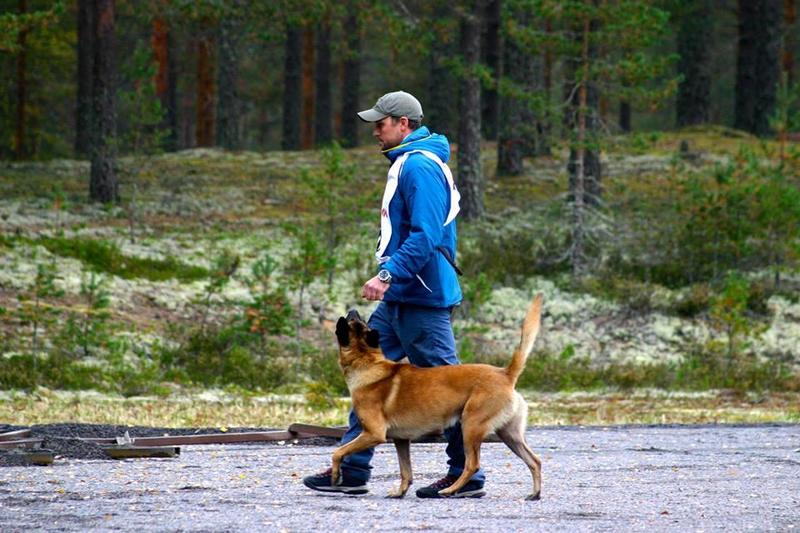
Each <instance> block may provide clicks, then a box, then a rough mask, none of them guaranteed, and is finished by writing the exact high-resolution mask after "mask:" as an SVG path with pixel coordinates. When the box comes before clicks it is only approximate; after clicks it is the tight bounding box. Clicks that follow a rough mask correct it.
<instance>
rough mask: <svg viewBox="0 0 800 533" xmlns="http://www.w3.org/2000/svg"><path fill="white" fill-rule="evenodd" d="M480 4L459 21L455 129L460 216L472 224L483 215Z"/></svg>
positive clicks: (481, 7)
mask: <svg viewBox="0 0 800 533" xmlns="http://www.w3.org/2000/svg"><path fill="white" fill-rule="evenodd" d="M482 4H483V2H482V0H475V1H474V2H473V3H472V6H471V7H472V9H470V10H469V12H468V13H465V14H464V15H463V19H462V20H461V52H462V54H463V57H464V70H465V75H464V76H465V78H464V80H463V81H462V83H461V100H460V104H461V105H460V109H459V115H460V117H461V122H460V124H459V127H458V189H459V191H460V192H461V216H462V217H463V218H464V219H466V220H476V219H479V218H481V217H483V215H484V205H483V174H482V172H481V114H480V113H478V112H476V111H477V110H479V109H480V108H481V84H480V80H479V79H478V76H477V73H476V72H475V68H476V67H477V65H478V61H479V60H480V53H481V50H480V48H481V31H480V28H481V21H480V18H481V12H482V11H483V5H482Z"/></svg>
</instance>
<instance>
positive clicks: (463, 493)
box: [417, 476, 486, 498]
mask: <svg viewBox="0 0 800 533" xmlns="http://www.w3.org/2000/svg"><path fill="white" fill-rule="evenodd" d="M457 479H458V477H456V476H445V477H443V478H442V479H440V480H439V481H435V482H433V483H431V484H430V485H428V486H427V487H422V488H421V489H418V490H417V498H482V497H483V496H486V492H485V491H484V490H483V482H482V481H475V480H470V481H467V484H466V485H464V486H463V487H461V490H459V491H458V492H456V493H455V494H453V495H452V496H442V495H441V494H439V491H440V490H442V489H446V488H447V487H449V486H450V485H452V484H453V483H455V482H456V480H457Z"/></svg>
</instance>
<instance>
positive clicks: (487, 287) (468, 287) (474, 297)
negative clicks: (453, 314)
mask: <svg viewBox="0 0 800 533" xmlns="http://www.w3.org/2000/svg"><path fill="white" fill-rule="evenodd" d="M459 281H460V282H461V292H462V294H463V299H462V300H461V305H460V306H459V308H458V311H459V314H460V315H461V316H464V317H466V318H475V317H476V316H477V315H478V312H479V311H480V308H481V306H482V305H483V304H485V303H486V302H488V301H489V299H490V298H491V297H492V282H491V281H490V279H489V276H488V275H487V274H486V273H485V272H478V273H477V275H475V276H471V277H470V276H468V277H466V279H465V278H463V277H462V278H460V280H459Z"/></svg>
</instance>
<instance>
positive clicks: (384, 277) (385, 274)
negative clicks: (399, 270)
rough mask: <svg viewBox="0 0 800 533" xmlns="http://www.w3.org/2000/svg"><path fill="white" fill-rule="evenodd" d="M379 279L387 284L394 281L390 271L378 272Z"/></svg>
mask: <svg viewBox="0 0 800 533" xmlns="http://www.w3.org/2000/svg"><path fill="white" fill-rule="evenodd" d="M378 279H379V280H381V281H384V282H386V281H389V280H391V279H392V275H391V274H390V273H389V271H388V270H381V271H380V272H378Z"/></svg>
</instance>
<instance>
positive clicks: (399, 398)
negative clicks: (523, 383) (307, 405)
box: [332, 294, 542, 500]
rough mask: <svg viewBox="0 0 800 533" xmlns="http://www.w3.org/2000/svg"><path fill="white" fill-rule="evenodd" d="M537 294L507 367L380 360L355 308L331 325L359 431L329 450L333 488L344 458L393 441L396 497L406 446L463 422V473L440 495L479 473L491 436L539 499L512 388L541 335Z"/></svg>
mask: <svg viewBox="0 0 800 533" xmlns="http://www.w3.org/2000/svg"><path fill="white" fill-rule="evenodd" d="M541 310H542V296H541V294H540V295H537V296H536V298H535V299H534V300H533V303H532V304H531V306H530V308H529V309H528V313H527V315H526V316H525V321H524V322H523V324H522V338H521V339H520V343H519V347H518V348H517V349H516V350H515V351H514V355H513V357H512V358H511V363H510V364H509V365H508V367H506V368H498V367H494V366H490V365H481V364H469V365H453V366H438V367H434V368H418V367H415V366H412V365H409V364H402V363H395V362H393V361H389V360H388V359H386V358H385V357H384V356H383V353H382V352H381V350H380V348H379V345H378V341H379V335H378V332H377V331H375V330H371V329H369V326H367V324H366V323H365V322H364V321H363V320H362V319H361V317H360V316H359V315H358V313H357V312H356V311H355V310H352V311H350V312H348V313H347V317H346V318H345V317H342V318H340V319H339V321H338V323H337V324H336V338H337V339H338V341H339V365H340V366H341V367H342V371H343V372H344V377H345V380H346V381H347V387H348V388H349V389H350V396H351V398H352V400H353V407H354V408H355V411H356V414H357V415H358V418H359V420H360V421H361V426H362V428H363V431H362V432H361V434H360V435H359V436H358V437H356V438H355V439H354V440H352V441H350V442H348V443H347V444H344V445H342V446H340V447H339V448H337V449H336V450H335V451H334V452H333V465H332V467H333V473H332V480H333V483H337V481H338V480H339V473H340V466H341V463H342V459H344V458H345V457H346V456H348V455H350V454H352V453H356V452H359V451H361V450H364V449H366V448H371V447H372V446H375V445H377V444H381V443H383V442H386V440H387V438H391V439H393V440H394V444H395V447H396V448H397V457H398V460H399V463H400V480H401V481H400V487H399V489H397V490H394V491H392V492H390V493H389V496H391V497H397V498H401V497H403V496H404V495H405V493H406V491H408V487H409V486H410V485H411V481H412V474H411V457H410V454H409V442H410V441H411V440H413V439H417V438H419V437H421V436H423V435H426V434H429V433H432V432H434V431H439V430H442V429H443V428H446V427H449V426H451V425H453V424H454V423H456V422H457V421H458V420H459V419H460V420H461V425H462V430H463V433H464V453H465V456H466V463H465V465H464V472H463V473H462V474H461V476H460V477H459V478H458V479H457V480H456V482H455V483H453V484H452V485H450V486H449V487H447V488H446V489H443V490H441V491H439V494H441V495H442V496H450V495H452V494H454V493H455V492H456V491H458V490H459V489H460V488H461V487H463V486H464V485H465V484H466V483H467V481H469V479H470V478H471V477H472V476H473V475H474V474H475V472H477V471H478V468H479V467H480V450H481V443H482V442H483V439H484V438H485V437H486V436H487V435H488V434H489V433H491V432H492V431H495V432H496V433H497V436H498V437H500V439H501V440H502V441H503V442H504V443H506V445H507V446H508V447H509V448H511V451H513V452H514V453H515V454H517V456H519V457H520V459H522V460H523V461H524V462H525V464H526V465H528V468H529V469H530V471H531V475H532V476H533V492H532V493H531V494H530V495H529V496H528V497H527V498H526V499H528V500H538V499H539V496H540V494H541V488H542V474H541V461H540V460H539V458H538V457H537V456H536V455H535V454H534V453H533V452H532V451H531V449H530V448H529V447H528V445H527V443H526V442H525V426H526V422H527V415H528V406H527V404H526V402H525V400H524V399H523V398H522V395H520V394H519V393H518V392H516V391H515V390H514V386H515V385H516V383H517V378H519V375H520V374H521V373H522V370H523V368H524V366H525V361H526V359H527V357H528V355H529V354H530V352H531V350H532V349H533V343H534V341H535V340H536V335H537V333H538V332H539V323H540V316H541Z"/></svg>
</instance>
